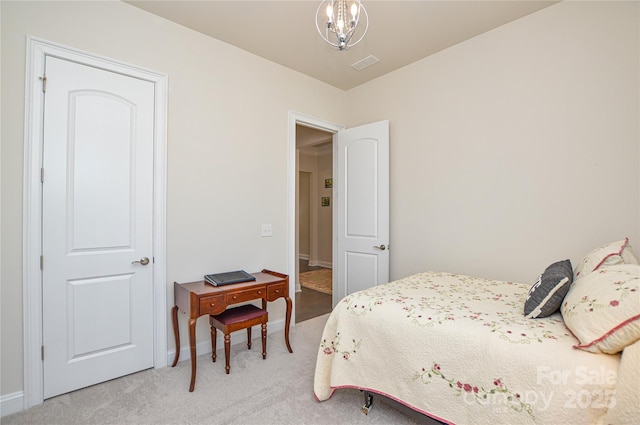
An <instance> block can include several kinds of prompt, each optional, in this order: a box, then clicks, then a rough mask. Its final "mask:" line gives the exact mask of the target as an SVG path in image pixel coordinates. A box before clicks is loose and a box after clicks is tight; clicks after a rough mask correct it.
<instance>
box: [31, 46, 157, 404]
mask: <svg viewBox="0 0 640 425" xmlns="http://www.w3.org/2000/svg"><path fill="white" fill-rule="evenodd" d="M26 53H27V61H26V75H25V124H24V126H25V127H24V189H23V253H22V258H23V260H22V263H23V264H22V272H23V273H22V285H23V343H24V384H23V386H24V388H23V391H24V402H23V404H24V408H25V409H27V408H29V407H32V406H35V405H38V404H42V403H43V401H44V381H43V379H44V374H43V370H44V368H43V360H42V301H43V300H42V270H41V269H40V256H41V254H42V237H41V236H42V182H41V178H42V177H41V168H42V158H43V145H42V121H41V117H42V112H43V108H44V95H43V92H42V81H41V77H42V74H43V72H42V71H43V69H44V64H45V58H46V56H55V57H58V58H62V59H65V60H70V61H74V62H78V63H81V64H84V65H88V66H94V67H97V68H101V69H105V70H109V71H112V72H118V73H120V74H124V75H128V76H131V77H135V78H139V79H142V80H145V81H149V82H151V83H153V85H154V93H155V114H154V115H155V122H154V141H153V147H154V154H153V155H154V158H153V161H154V164H153V198H154V199H153V260H154V262H153V264H152V266H153V292H154V294H153V298H154V299H153V303H154V313H153V315H154V317H153V321H154V347H153V348H154V355H153V358H154V367H156V368H159V367H164V366H166V365H167V285H166V282H165V280H166V174H167V173H166V163H167V159H166V152H167V92H168V77H167V75H166V74H162V73H158V72H155V71H150V70H147V69H144V68H141V67H138V66H135V65H130V64H126V63H123V62H120V61H117V60H113V59H110V58H106V57H103V56H99V55H95V54H92V53H88V52H84V51H81V50H78V49H75V48H72V47H68V46H64V45H61V44H58V43H54V42H50V41H47V40H44V39H41V38H37V37H32V36H27V52H26Z"/></svg>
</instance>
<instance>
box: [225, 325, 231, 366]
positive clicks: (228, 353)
mask: <svg viewBox="0 0 640 425" xmlns="http://www.w3.org/2000/svg"><path fill="white" fill-rule="evenodd" d="M230 356H231V335H230V334H224V359H225V361H226V366H225V367H224V368H225V370H226V371H227V375H228V374H229V369H231V366H229V357H230Z"/></svg>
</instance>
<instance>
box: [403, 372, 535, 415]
mask: <svg viewBox="0 0 640 425" xmlns="http://www.w3.org/2000/svg"><path fill="white" fill-rule="evenodd" d="M435 377H440V378H441V379H442V380H444V381H445V382H447V384H448V386H449V388H451V389H452V390H453V392H454V395H455V396H457V397H461V399H462V400H464V401H465V402H469V401H474V402H476V403H477V404H480V405H483V406H486V405H492V406H493V405H494V404H495V403H504V404H506V405H508V406H509V407H510V408H511V409H513V410H515V411H516V412H518V413H523V412H524V413H527V414H528V415H529V416H531V417H533V408H532V407H531V405H530V404H528V403H525V402H523V401H522V397H521V395H520V393H518V392H514V391H513V390H510V389H509V388H508V387H507V386H506V384H505V383H504V382H503V381H502V378H496V379H494V380H493V383H492V385H489V389H486V388H485V387H484V386H482V385H481V386H479V387H478V386H477V385H472V384H470V383H466V382H461V381H459V380H456V379H454V378H447V377H446V376H445V375H444V373H443V372H442V370H441V368H440V365H439V364H438V363H434V364H433V366H432V367H431V369H425V368H422V369H421V370H420V371H418V372H416V373H415V374H414V375H413V380H414V381H416V380H420V382H422V383H423V384H427V385H429V384H430V383H431V380H432V378H435Z"/></svg>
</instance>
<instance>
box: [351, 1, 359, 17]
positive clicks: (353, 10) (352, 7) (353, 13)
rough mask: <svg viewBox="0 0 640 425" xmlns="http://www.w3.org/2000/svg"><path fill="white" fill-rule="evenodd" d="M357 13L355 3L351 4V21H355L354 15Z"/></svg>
mask: <svg viewBox="0 0 640 425" xmlns="http://www.w3.org/2000/svg"><path fill="white" fill-rule="evenodd" d="M357 13H358V6H357V5H356V3H355V2H353V3H351V19H352V20H354V21H355V20H356V14H357Z"/></svg>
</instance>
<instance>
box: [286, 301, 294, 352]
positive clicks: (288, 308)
mask: <svg viewBox="0 0 640 425" xmlns="http://www.w3.org/2000/svg"><path fill="white" fill-rule="evenodd" d="M285 301H286V302H287V318H286V321H285V325H284V342H286V343H287V349H288V350H289V352H290V353H293V350H292V349H291V344H289V325H291V310H292V305H291V298H289V297H286V298H285Z"/></svg>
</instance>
